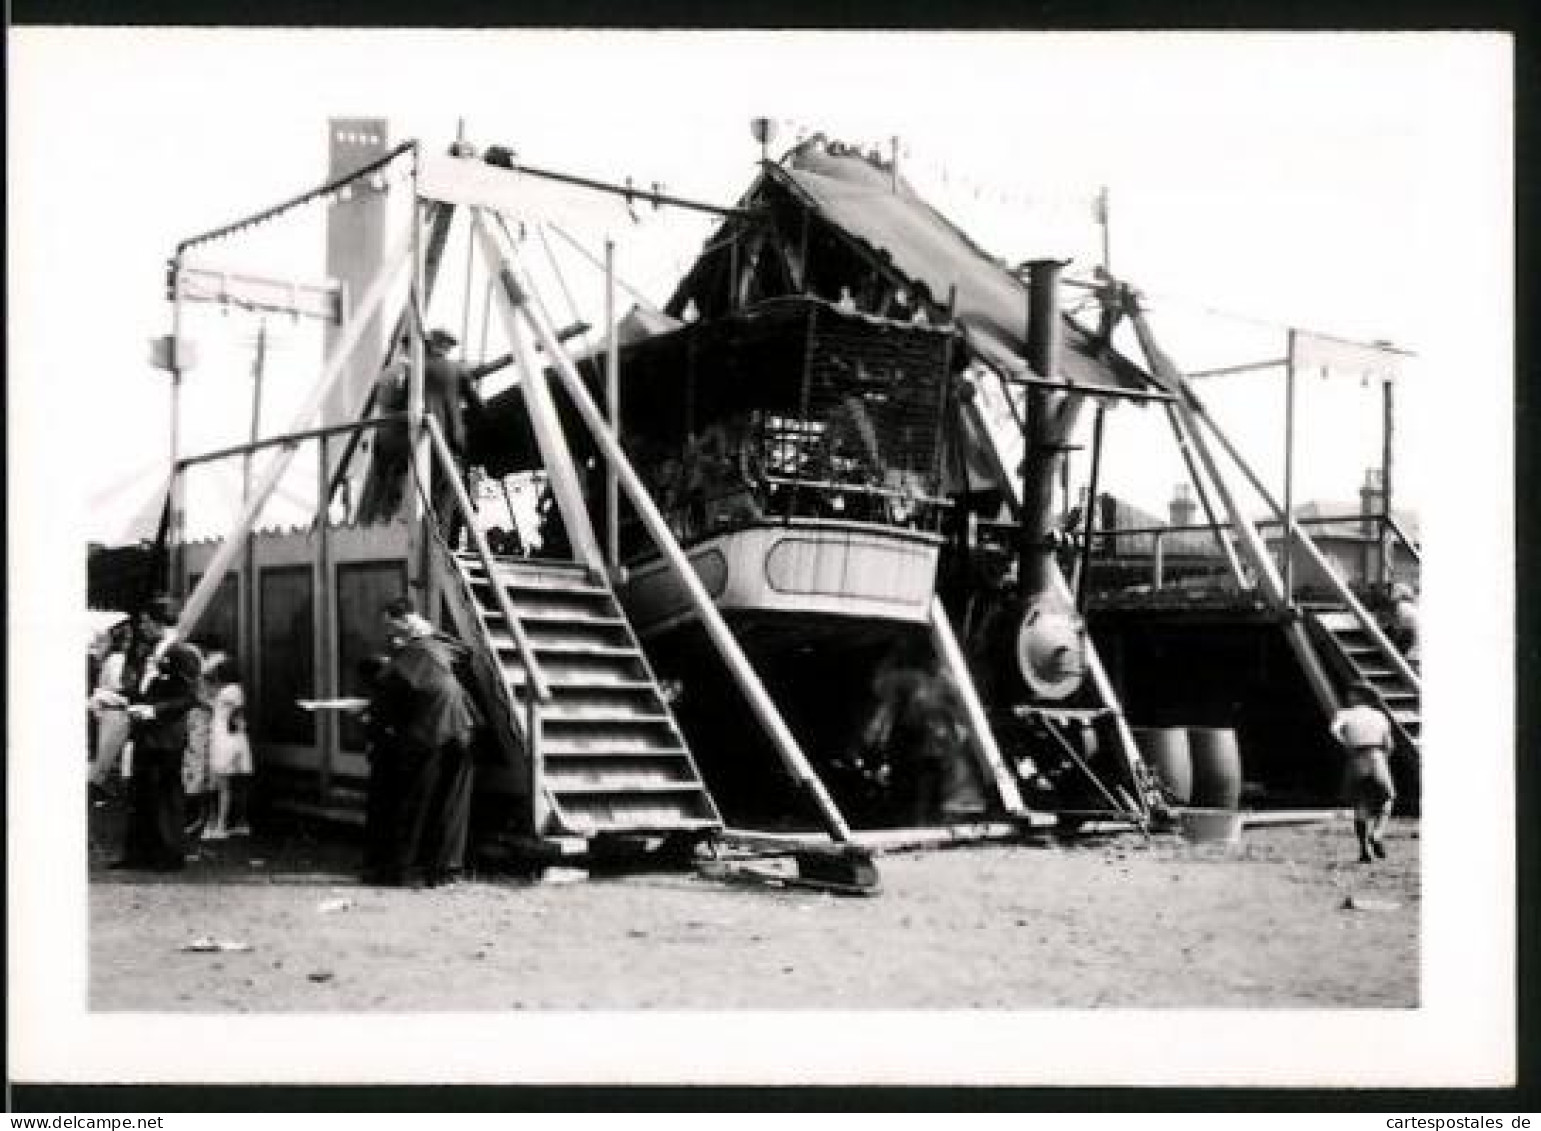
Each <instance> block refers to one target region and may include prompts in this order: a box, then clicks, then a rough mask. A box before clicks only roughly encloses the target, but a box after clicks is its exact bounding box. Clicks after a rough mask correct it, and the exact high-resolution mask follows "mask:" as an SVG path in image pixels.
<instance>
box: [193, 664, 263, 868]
mask: <svg viewBox="0 0 1541 1131" xmlns="http://www.w3.org/2000/svg"><path fill="white" fill-rule="evenodd" d="M210 682H211V683H212V684H213V688H214V701H213V704H214V705H213V714H212V717H211V718H210V727H209V772H210V773H211V774H212V776H213V778H214V792H215V796H216V799H217V800H216V808H215V813H214V824H213V827H212V828H211V829H210V831H209V832H208V833H207V834H205V835H206V836H207V837H208V838H209V839H211V840H223V839H224V838H226V837H231V836H250V835H251V827H250V825H248V824H247V819H246V801H247V797H246V795H247V787H248V784H249V783H250V781H251V774H252V757H251V741H250V739H248V738H247V732H246V692H245V691H244V690H243V689H242V688H241V675H240V672H239V671H238V670H237V668H236V664H235V661H234V660H232V659H229V658H224V659H221V660H220V662H219V663H218V664H217V665H216V666H215V668H214V670H213V672H212V673H211V678H210ZM232 813H234V814H235V817H236V822H235V823H233V824H232V823H231V814H232Z"/></svg>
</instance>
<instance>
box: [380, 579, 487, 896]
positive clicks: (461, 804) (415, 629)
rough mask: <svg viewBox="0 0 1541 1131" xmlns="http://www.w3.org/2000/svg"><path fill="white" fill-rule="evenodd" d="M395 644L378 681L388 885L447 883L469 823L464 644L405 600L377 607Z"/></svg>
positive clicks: (472, 728)
mask: <svg viewBox="0 0 1541 1131" xmlns="http://www.w3.org/2000/svg"><path fill="white" fill-rule="evenodd" d="M384 617H385V623H386V630H387V633H388V634H389V635H390V636H391V637H393V638H397V639H400V640H401V646H400V647H399V648H397V649H396V650H395V652H394V653H393V655H392V656H391V661H390V664H389V665H388V666H387V668H386V670H385V672H384V673H383V674H382V676H381V679H380V694H381V696H382V697H384V698H387V699H389V700H392V701H393V704H394V705H393V707H392V714H393V716H394V718H395V736H394V737H395V743H396V756H397V758H398V765H399V773H400V777H399V779H398V780H399V794H398V801H397V804H396V822H395V830H394V837H393V846H394V851H393V852H392V854H391V858H390V861H389V867H390V874H389V875H388V876H387V877H386V881H387V882H389V883H403V884H409V885H415V884H417V883H426V884H427V885H429V886H433V885H436V884H439V883H444V882H449V881H453V880H454V879H455V878H456V874H457V873H458V872H459V871H460V869H461V867H462V866H463V863H464V854H465V844H466V832H467V827H468V824H469V821H470V808H471V806H470V800H471V770H472V766H471V744H472V740H473V738H474V736H475V732H476V727H477V724H478V721H479V719H478V715H477V711H476V707H475V705H474V703H473V702H472V699H471V696H470V695H469V693H468V692H467V690H466V688H465V686H464V685H463V684H462V682H461V680H460V677H459V676H458V675H457V672H456V669H457V667H461V666H463V662H464V660H465V649H464V646H463V645H461V644H459V643H458V642H457V641H454V640H451V639H450V638H449V637H447V636H444V635H442V634H440V633H437V632H435V631H434V628H433V626H432V625H431V624H429V623H428V621H426V620H425V619H424V618H422V617H421V616H418V615H417V613H416V612H414V611H413V609H412V605H411V602H410V601H408V600H407V599H406V598H400V599H398V600H395V601H392V602H390V603H389V604H388V605H386V607H385V610H384Z"/></svg>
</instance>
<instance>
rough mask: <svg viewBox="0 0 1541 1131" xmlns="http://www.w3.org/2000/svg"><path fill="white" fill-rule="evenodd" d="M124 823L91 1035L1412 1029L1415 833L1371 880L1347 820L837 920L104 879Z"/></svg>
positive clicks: (907, 873) (974, 873)
mask: <svg viewBox="0 0 1541 1131" xmlns="http://www.w3.org/2000/svg"><path fill="white" fill-rule="evenodd" d="M117 817H118V814H116V813H115V812H113V811H112V810H111V809H105V810H101V809H99V810H97V811H95V812H94V813H93V819H92V822H91V828H92V850H91V884H90V889H89V891H90V930H91V938H90V954H91V966H90V1008H92V1009H93V1010H155V1011H196V1012H221V1011H243V1012H244V1011H289V1010H293V1011H325V1010H337V1011H348V1012H354V1011H368V1010H392V1011H404V1010H454V1011H461V1010H516V1009H614V1008H622V1009H633V1008H634V1009H732V1008H771V1009H775V1008H789V1009H817V1008H833V1009H863V1008H889V1009H896V1008H982V1009H1031V1008H1054V1007H1065V1008H1088V1007H1094V1006H1114V1007H1193V1008H1202V1007H1248V1008H1255V1007H1270V1006H1274V1007H1311V1008H1327V1007H1350V1008H1352V1007H1380V1008H1385V1007H1413V1006H1416V1005H1417V1004H1418V968H1419V962H1418V922H1419V862H1418V861H1419V852H1418V849H1419V842H1418V826H1417V824H1416V822H1413V821H1401V822H1398V823H1397V824H1395V825H1394V827H1393V829H1392V832H1391V835H1390V837H1389V849H1390V858H1389V860H1387V861H1383V862H1378V863H1376V864H1374V865H1361V864H1359V863H1357V862H1356V850H1355V845H1354V843H1353V834H1352V832H1351V830H1350V828H1349V826H1348V825H1347V824H1346V823H1344V822H1341V821H1334V822H1331V823H1318V824H1306V825H1291V826H1274V827H1265V828H1249V829H1247V830H1246V832H1245V833H1244V834H1243V837H1242V840H1241V842H1240V843H1239V844H1236V845H1230V846H1226V845H1214V844H1203V845H1199V844H1187V843H1184V842H1182V841H1180V840H1178V839H1177V838H1175V837H1159V838H1156V839H1155V840H1154V841H1152V842H1151V843H1148V844H1147V843H1146V842H1145V841H1143V840H1142V839H1141V838H1140V837H1139V836H1138V835H1136V834H1133V833H1123V834H1119V835H1117V836H1111V837H1108V836H1105V837H1103V838H1101V839H1085V840H1081V841H1079V842H1055V843H1049V844H1043V845H1031V846H1030V845H1025V844H1006V845H1001V844H974V845H967V846H956V847H949V848H944V849H933V850H928V851H918V852H903V853H890V854H885V855H882V856H881V857H880V858H879V861H878V866H879V868H880V871H881V875H882V891H881V894H879V895H877V896H874V897H863V898H852V897H842V896H835V895H829V894H825V893H821V892H813V891H809V890H805V889H795V888H778V887H773V886H765V885H745V884H742V883H726V882H724V881H723V880H721V879H719V878H707V877H705V876H703V875H700V874H698V873H692V872H674V873H653V874H633V875H628V876H621V877H615V878H606V879H589V880H586V881H582V882H553V881H552V880H549V879H548V880H546V881H543V882H530V881H521V880H516V879H512V878H498V877H484V878H481V879H475V880H472V881H469V882H464V883H461V884H459V885H456V886H454V887H450V888H441V889H433V890H422V891H411V890H396V889H382V888H372V887H365V886H362V885H361V884H359V883H358V882H357V881H356V880H355V879H354V878H353V876H352V874H351V872H352V868H353V866H354V862H355V860H356V857H357V851H358V850H357V846H356V844H355V843H354V842H353V841H352V840H351V839H350V838H349V837H348V836H346V835H344V834H341V833H338V832H336V831H331V832H328V831H325V830H313V829H310V830H307V829H303V828H301V829H291V830H289V831H287V832H285V833H283V834H281V835H277V834H272V835H269V836H267V837H265V838H264V837H259V838H257V839H255V840H251V841H248V840H245V839H242V840H234V841H229V842H224V843H221V844H217V845H207V844H205V845H203V846H201V847H200V849H199V851H198V853H197V858H196V859H195V860H193V861H192V862H191V863H190V864H189V865H188V867H187V869H186V870H185V871H184V872H181V873H176V874H173V875H171V876H157V875H150V874H145V873H122V872H111V871H108V870H106V868H105V865H106V863H107V861H109V860H110V859H111V858H112V856H113V855H114V853H115V848H116V837H117V828H116V825H117V823H118V821H117ZM1351 904H1363V905H1364V906H1358V907H1356V906H1352V905H1351ZM1346 905H1348V906H1346ZM200 938H212V939H214V940H216V941H222V942H234V943H240V944H244V945H245V946H247V947H249V948H250V949H242V950H229V951H189V950H184V949H182V948H183V947H184V946H185V945H186V944H188V943H189V942H192V941H193V940H196V939H200Z"/></svg>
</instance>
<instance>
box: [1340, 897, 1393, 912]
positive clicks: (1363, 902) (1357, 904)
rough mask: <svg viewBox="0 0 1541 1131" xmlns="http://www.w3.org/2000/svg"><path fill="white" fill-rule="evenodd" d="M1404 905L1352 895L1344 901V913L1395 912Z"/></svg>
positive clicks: (1389, 900) (1387, 900) (1390, 900)
mask: <svg viewBox="0 0 1541 1131" xmlns="http://www.w3.org/2000/svg"><path fill="white" fill-rule="evenodd" d="M1401 906H1402V905H1401V904H1400V903H1398V902H1396V900H1394V899H1367V898H1365V897H1364V896H1362V895H1351V896H1349V897H1348V898H1347V899H1345V900H1344V901H1343V910H1344V911H1395V910H1397V909H1398V908H1400V907H1401Z"/></svg>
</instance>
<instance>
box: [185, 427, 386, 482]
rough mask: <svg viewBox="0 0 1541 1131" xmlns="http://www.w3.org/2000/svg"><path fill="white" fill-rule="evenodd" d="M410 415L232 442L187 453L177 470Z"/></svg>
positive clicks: (350, 430) (295, 443)
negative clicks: (196, 453) (228, 444)
mask: <svg viewBox="0 0 1541 1131" xmlns="http://www.w3.org/2000/svg"><path fill="white" fill-rule="evenodd" d="M406 419H407V414H406V413H404V412H385V413H381V414H380V415H379V416H370V417H365V418H364V419H362V420H350V421H348V422H347V423H346V424H328V425H327V426H326V427H324V428H307V429H305V430H304V431H302V432H286V433H284V434H283V435H282V436H269V437H267V438H266V439H262V440H253V441H252V442H250V443H247V444H232V445H231V446H230V447H228V448H214V449H213V450H211V451H207V452H200V453H199V454H198V455H195V456H183V457H182V458H181V459H179V460H177V470H178V471H186V470H187V469H188V468H189V467H193V466H195V465H197V464H200V463H212V462H213V461H215V460H219V459H228V458H229V457H231V456H243V455H248V454H250V453H252V452H259V451H262V450H263V449H264V448H278V447H289V446H296V447H297V446H298V445H299V444H300V443H301V442H303V441H305V440H316V439H319V438H321V437H323V436H335V435H337V434H338V433H341V432H352V431H354V430H355V429H362V428H378V427H380V426H381V425H382V424H399V423H403V422H405V421H406Z"/></svg>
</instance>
